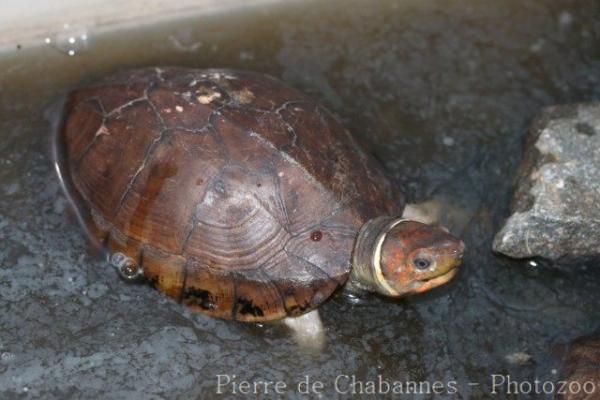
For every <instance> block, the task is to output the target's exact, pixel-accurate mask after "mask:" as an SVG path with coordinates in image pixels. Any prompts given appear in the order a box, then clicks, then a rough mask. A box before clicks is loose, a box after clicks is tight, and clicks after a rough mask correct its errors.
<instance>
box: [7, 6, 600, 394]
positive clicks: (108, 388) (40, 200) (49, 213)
mask: <svg viewBox="0 0 600 400" xmlns="http://www.w3.org/2000/svg"><path fill="white" fill-rule="evenodd" d="M307 4H310V5H307ZM599 21H600V3H598V2H593V1H584V0H580V1H556V0H536V1H527V0H521V1H516V0H515V1H504V2H498V1H483V2H477V1H416V0H405V1H399V2H392V1H387V0H386V1H377V2H366V1H364V2H359V1H354V0H352V1H348V0H345V1H341V0H339V1H330V2H327V3H323V2H319V3H305V4H304V5H302V6H300V5H288V6H285V7H283V6H282V7H279V8H271V9H269V10H261V9H259V10H253V11H248V12H244V13H239V14H235V13H230V14H228V15H223V16H215V15H212V16H210V17H207V18H194V19H193V20H185V21H179V22H177V23H173V24H168V25H163V26H160V27H158V28H156V29H152V30H140V31H132V32H126V33H119V34H113V35H102V36H98V35H94V32H89V31H87V30H84V31H85V34H86V35H87V39H86V41H87V43H86V44H85V46H83V47H75V48H73V49H74V50H75V55H74V56H69V54H68V51H69V50H70V49H71V48H70V47H68V46H67V47H64V46H54V45H48V46H46V47H44V48H43V49H29V48H22V49H21V50H18V51H15V52H14V53H12V54H8V55H5V56H3V57H2V58H1V59H0V71H2V74H1V75H0V139H1V140H0V166H1V168H0V240H1V247H0V310H1V314H0V354H1V357H0V397H2V398H14V397H18V396H21V397H27V396H35V397H44V398H64V397H72V398H84V397H85V398H89V397H93V396H96V397H105V398H135V397H139V398H184V397H185V398H190V397H200V398H211V397H213V396H214V394H215V391H216V389H217V378H216V375H217V374H229V375H236V377H235V380H236V381H238V382H239V381H241V380H251V381H252V380H268V381H284V382H286V383H287V387H288V388H287V390H286V395H285V397H289V398H295V397H301V395H300V394H299V393H298V391H297V387H296V385H297V383H298V382H300V381H301V380H303V379H305V378H304V376H305V375H308V376H309V378H310V379H311V381H315V380H320V381H322V382H323V384H324V389H323V392H324V394H323V395H322V398H335V397H340V398H347V397H348V396H349V395H348V394H345V395H343V394H339V393H335V388H334V383H335V379H336V377H337V376H339V375H348V376H352V375H354V376H355V377H356V379H357V380H359V381H363V382H366V381H369V380H375V381H377V379H378V375H381V376H382V378H383V379H385V380H387V381H390V382H393V381H400V382H404V381H407V380H413V381H429V382H430V383H433V382H434V381H441V382H443V383H444V384H445V385H446V387H447V384H448V382H452V381H456V382H457V384H456V386H457V388H458V393H456V394H450V393H448V392H451V390H447V389H446V390H445V391H443V394H442V395H439V396H437V397H436V398H461V399H482V398H490V397H494V396H492V395H491V391H492V389H493V387H492V380H491V374H510V375H511V378H513V379H515V380H529V381H533V380H534V379H540V380H556V379H557V376H558V374H559V373H560V358H561V356H562V351H563V348H564V346H562V345H563V344H564V343H567V342H568V341H569V340H570V339H572V338H574V337H576V336H579V335H581V334H585V333H588V332H591V331H593V330H595V329H596V328H598V327H599V326H600V307H599V306H600V295H599V294H598V289H597V288H598V284H599V283H600V274H599V273H598V271H595V270H594V268H593V267H596V265H589V266H579V267H577V268H574V269H573V270H572V271H570V272H567V271H560V270H559V271H557V270H551V269H548V268H545V267H543V266H539V265H538V266H533V265H532V264H529V263H527V262H515V261H510V260H507V259H504V258H500V257H497V256H495V255H493V254H491V252H490V248H491V240H492V237H493V234H494V232H495V230H496V229H497V228H498V227H499V225H500V223H501V221H502V218H503V217H504V216H505V214H506V213H507V207H508V201H509V199H510V194H511V184H512V182H511V179H512V176H513V174H514V171H515V169H516V167H517V165H518V160H519V155H520V149H521V148H520V145H521V138H522V135H523V133H524V132H525V130H526V128H527V125H528V123H529V122H530V121H531V119H532V118H533V116H534V115H535V114H536V113H537V112H538V111H539V110H540V108H542V107H543V106H545V105H550V104H559V103H567V102H576V101H590V100H600V22H599ZM144 65H184V66H193V67H233V68H244V69H252V70H257V71H261V72H265V73H270V74H273V75H275V76H278V77H281V78H282V79H283V80H285V81H286V82H288V83H289V84H291V85H293V86H295V87H297V88H299V89H301V90H303V91H304V92H307V93H309V94H310V95H312V96H313V97H315V98H317V99H320V100H321V101H323V102H324V103H325V104H326V105H327V106H328V107H329V108H331V109H332V110H334V111H335V112H336V113H337V114H338V115H339V116H340V118H341V119H342V120H343V121H344V122H345V123H346V125H347V126H348V127H349V128H350V130H351V131H352V133H353V134H354V135H356V136H357V137H359V138H361V140H363V141H364V144H365V146H366V147H367V148H368V149H369V151H371V152H373V153H374V154H375V155H376V156H377V157H378V158H379V159H380V160H382V161H383V162H384V163H385V165H386V166H387V168H388V170H389V173H390V174H391V175H392V176H394V177H395V178H397V179H398V180H399V182H400V183H401V184H402V187H403V188H404V190H405V191H406V193H407V195H408V197H409V199H411V200H422V199H427V198H432V197H435V198H438V199H442V200H443V201H444V203H445V204H447V205H448V207H449V209H451V210H453V214H452V215H453V217H452V218H450V220H451V221H450V222H451V223H452V225H453V226H452V227H453V228H454V230H455V231H457V232H460V233H461V235H462V237H463V239H464V240H465V242H466V243H467V245H468V247H469V249H468V256H467V259H466V261H465V264H464V267H463V270H462V273H461V275H460V276H459V277H458V278H457V279H456V280H455V281H454V282H453V283H452V284H450V285H448V286H447V287H445V288H443V289H439V290H437V291H435V292H433V293H429V294H426V295H424V296H421V297H417V298H410V299H405V300H401V301H389V300H384V299H380V298H377V297H369V298H366V299H363V300H362V301H359V302H355V301H350V300H349V299H347V298H346V297H344V296H337V297H335V298H333V299H332V301H330V302H328V303H327V304H325V305H324V306H323V307H322V309H321V310H322V317H323V320H324V323H325V324H326V326H327V329H328V331H327V336H328V342H329V346H328V347H327V349H326V350H325V351H324V352H323V353H322V354H306V353H303V352H302V351H300V350H299V349H298V348H297V347H296V346H295V345H294V343H293V342H292V340H291V338H290V337H289V335H288V333H287V331H286V329H285V328H284V327H281V326H271V325H266V326H252V325H244V324H237V323H230V322H225V321H220V320H215V319H210V318H207V317H204V316H201V315H192V314H191V313H189V312H188V311H187V310H185V309H184V308H183V307H181V306H179V305H177V304H175V303H174V302H172V301H170V300H168V299H166V298H163V297H160V296H159V295H158V294H157V293H156V292H155V291H153V290H152V289H150V288H148V287H146V286H130V285H127V284H125V283H123V282H122V281H120V280H119V279H118V278H117V276H116V274H115V273H114V271H113V270H112V269H109V268H108V267H107V266H106V265H105V264H104V263H103V262H101V261H99V260H98V259H97V258H96V257H95V256H94V255H92V254H90V253H89V251H88V250H87V246H86V243H85V240H84V238H83V236H82V234H81V230H80V229H79V228H78V227H77V226H76V225H75V224H74V222H73V220H72V219H69V218H68V212H67V211H66V209H65V208H66V202H65V199H64V197H63V195H62V194H61V193H60V190H59V186H58V183H57V182H56V179H55V176H54V172H53V171H52V169H51V165H50V160H49V148H48V142H49V137H50V132H49V123H48V120H47V119H45V118H44V110H45V109H46V106H47V105H48V104H50V103H51V102H52V100H53V99H56V98H57V97H58V96H59V95H60V94H61V93H64V92H65V91H67V90H68V89H69V88H72V87H74V86H75V85H76V84H78V82H80V81H81V80H91V79H93V78H94V77H98V76H101V75H103V74H105V73H107V72H110V71H113V70H115V69H117V68H122V67H132V66H144ZM46 114H51V111H50V112H47V113H46ZM50 117H52V115H50ZM518 353H525V354H527V355H529V356H531V359H529V360H527V357H524V356H521V357H519V356H518ZM511 356H512V357H511ZM515 359H521V360H522V361H524V362H522V363H516V362H515ZM344 379H345V378H342V379H341V380H338V383H339V384H340V387H339V389H342V390H346V389H348V388H349V387H348V384H347V383H348V382H347V381H345V380H344ZM232 389H233V388H232V387H231V386H228V387H227V388H224V391H225V392H226V393H228V395H226V396H225V397H232V398H234V397H239V395H234V394H232ZM499 391H500V393H499V394H498V395H496V398H507V397H508V398H540V397H542V396H534V395H530V396H526V395H521V396H512V397H511V396H508V395H507V394H506V393H505V392H504V391H502V389H499ZM263 392H264V391H263ZM269 393H270V394H268V395H266V396H265V395H262V396H260V397H267V398H269V397H273V392H272V389H271V391H270V392H269ZM364 396H365V397H366V395H364ZM313 397H317V396H316V395H314V396H313ZM357 397H363V396H361V395H357ZM372 397H375V396H372ZM390 397H391V396H390ZM396 397H399V398H418V399H420V398H423V399H427V398H433V397H434V395H433V394H423V395H414V394H413V395H404V396H396Z"/></svg>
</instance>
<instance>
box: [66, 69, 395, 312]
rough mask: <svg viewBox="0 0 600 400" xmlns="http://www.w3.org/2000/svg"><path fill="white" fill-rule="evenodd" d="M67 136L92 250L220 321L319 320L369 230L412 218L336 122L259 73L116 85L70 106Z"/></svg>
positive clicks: (159, 76) (152, 76)
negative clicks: (388, 218)
mask: <svg viewBox="0 0 600 400" xmlns="http://www.w3.org/2000/svg"><path fill="white" fill-rule="evenodd" d="M61 132H62V135H60V139H61V140H60V142H61V143H60V146H62V149H63V159H62V160H61V163H60V164H61V168H62V169H63V170H64V173H63V175H66V176H67V177H68V178H69V181H70V185H69V187H70V188H71V190H70V191H71V192H72V193H70V195H71V197H73V198H74V199H76V201H75V203H76V207H77V209H78V210H80V211H81V213H82V215H84V220H85V224H86V228H87V230H88V232H90V233H91V236H92V239H93V240H94V241H97V242H99V243H102V244H103V245H104V246H106V248H107V249H108V251H109V253H110V254H113V255H114V254H118V255H119V256H120V257H128V258H130V259H132V260H135V261H136V262H137V263H138V265H140V266H141V267H142V268H143V274H144V275H145V277H146V278H147V279H148V280H149V281H150V282H151V283H152V284H153V285H154V287H156V288H157V289H158V290H160V291H161V292H163V293H165V294H167V295H168V296H170V297H172V298H174V299H176V300H177V301H179V302H181V303H183V304H185V305H187V306H189V307H191V308H192V309H194V310H197V311H201V312H203V313H206V314H209V315H212V316H216V317H221V318H227V319H234V320H243V321H263V320H273V319H280V318H283V317H286V316H297V315H300V314H302V313H304V312H307V311H309V310H311V309H313V308H315V307H317V306H318V305H319V304H320V303H321V302H323V301H324V300H325V299H327V298H328V297H329V296H330V295H331V294H332V293H333V292H334V290H335V289H336V288H337V287H339V286H340V285H343V284H344V283H345V281H346V280H347V278H348V274H349V271H350V260H351V255H352V250H353V244H354V241H355V239H356V236H357V233H358V231H359V229H360V227H361V226H362V225H363V224H364V223H365V222H366V221H367V220H369V219H371V218H373V217H377V216H381V215H399V214H401V211H402V208H403V206H404V202H403V197H402V194H401V193H399V192H397V191H396V190H395V189H394V187H393V185H391V184H390V181H389V180H388V179H386V177H385V176H384V174H383V172H382V170H381V168H380V167H379V166H378V165H377V163H376V162H375V161H374V160H372V159H371V158H370V157H369V156H368V155H367V154H365V152H364V151H363V150H362V149H361V148H360V147H359V146H358V145H357V143H356V142H355V140H354V139H353V138H352V137H351V136H350V135H349V133H348V132H347V131H346V130H345V128H344V127H343V126H342V125H341V124H340V123H339V122H338V121H337V120H336V118H334V117H333V116H332V114H331V113H329V112H328V111H327V110H325V109H324V108H323V107H322V106H320V105H319V104H317V103H316V102H315V101H313V100H311V99H310V98H308V97H306V96H305V95H303V94H302V93H300V92H299V91H297V90H295V89H293V88H291V87H289V86H287V85H285V84H283V83H282V82H280V81H278V80H276V79H274V78H272V77H269V76H265V75H261V74H257V73H252V72H243V71H235V70H220V69H210V70H194V69H184V68H146V69H139V70H132V71H124V72H120V73H117V74H114V75H112V76H109V77H107V78H106V79H104V80H102V81H100V82H99V83H97V84H95V85H92V86H89V87H87V88H84V89H80V90H77V91H74V92H72V93H71V95H70V96H69V98H68V101H67V104H66V107H65V119H64V122H63V126H62V130H61Z"/></svg>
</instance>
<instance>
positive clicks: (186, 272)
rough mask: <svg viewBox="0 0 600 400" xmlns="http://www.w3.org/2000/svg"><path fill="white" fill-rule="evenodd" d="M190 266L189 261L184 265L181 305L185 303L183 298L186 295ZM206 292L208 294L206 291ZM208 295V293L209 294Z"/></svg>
mask: <svg viewBox="0 0 600 400" xmlns="http://www.w3.org/2000/svg"><path fill="white" fill-rule="evenodd" d="M189 264H190V261H189V260H187V261H186V262H185V263H184V264H183V280H182V283H181V293H180V294H179V300H178V301H179V303H182V302H183V298H184V296H185V295H186V286H185V285H187V277H188V265H189ZM191 290H193V288H191ZM205 292H207V291H206V290H205ZM207 293H208V292H207Z"/></svg>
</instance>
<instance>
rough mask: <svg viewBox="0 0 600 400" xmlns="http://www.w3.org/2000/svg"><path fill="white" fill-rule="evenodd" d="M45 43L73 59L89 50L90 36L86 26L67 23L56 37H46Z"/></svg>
mask: <svg viewBox="0 0 600 400" xmlns="http://www.w3.org/2000/svg"><path fill="white" fill-rule="evenodd" d="M44 43H46V44H47V45H49V46H51V47H52V48H54V49H56V50H58V51H60V52H61V53H64V54H66V55H68V56H70V57H73V56H75V55H78V54H81V53H83V52H85V51H87V50H88V49H89V46H90V35H89V32H88V29H87V28H86V27H85V26H81V25H75V24H70V23H68V22H65V23H64V24H63V29H62V30H61V31H60V32H58V33H57V34H56V35H54V37H46V38H45V39H44Z"/></svg>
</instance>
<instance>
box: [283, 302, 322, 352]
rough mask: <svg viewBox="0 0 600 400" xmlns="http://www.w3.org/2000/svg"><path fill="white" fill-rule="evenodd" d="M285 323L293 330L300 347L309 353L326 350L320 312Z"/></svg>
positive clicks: (307, 314) (285, 321) (310, 313)
mask: <svg viewBox="0 0 600 400" xmlns="http://www.w3.org/2000/svg"><path fill="white" fill-rule="evenodd" d="M283 323H284V324H285V325H286V326H287V327H288V328H290V329H291V330H292V336H293V337H294V340H295V341H296V343H298V345H300V347H302V348H303V349H306V350H309V351H321V350H323V349H324V348H325V343H326V336H325V328H324V327H323V322H321V317H320V316H319V311H318V310H313V311H310V312H307V313H306V314H302V315H301V316H299V317H288V318H285V319H284V320H283Z"/></svg>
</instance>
